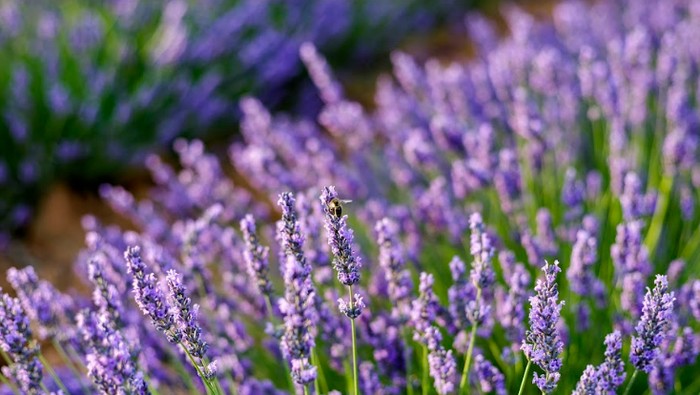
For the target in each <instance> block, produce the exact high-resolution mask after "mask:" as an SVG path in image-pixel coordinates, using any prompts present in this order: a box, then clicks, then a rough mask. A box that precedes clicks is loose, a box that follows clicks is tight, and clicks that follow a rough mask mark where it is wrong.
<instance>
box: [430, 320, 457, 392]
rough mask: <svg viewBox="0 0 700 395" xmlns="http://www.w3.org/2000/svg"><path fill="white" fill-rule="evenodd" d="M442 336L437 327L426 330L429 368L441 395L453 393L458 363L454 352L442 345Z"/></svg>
mask: <svg viewBox="0 0 700 395" xmlns="http://www.w3.org/2000/svg"><path fill="white" fill-rule="evenodd" d="M441 342H442V335H441V334H440V331H439V330H438V329H437V327H435V326H430V327H429V328H427V329H426V332H425V339H424V344H425V345H426V346H427V347H428V366H429V369H430V375H431V376H432V377H433V380H434V381H435V391H437V393H438V394H440V395H445V394H449V393H452V392H453V391H454V390H455V388H456V384H457V362H456V361H455V358H454V356H453V355H452V350H445V348H444V347H443V346H442V345H441V344H440V343H441Z"/></svg>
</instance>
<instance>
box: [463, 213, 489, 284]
mask: <svg viewBox="0 0 700 395" xmlns="http://www.w3.org/2000/svg"><path fill="white" fill-rule="evenodd" d="M469 228H470V229H471V237H470V252H471V254H472V256H473V257H474V265H473V266H472V270H471V272H470V273H469V276H470V278H471V281H472V284H474V286H475V287H477V288H481V289H482V290H483V289H486V288H488V287H490V286H491V285H492V284H493V281H494V274H493V269H492V268H491V259H492V258H493V254H494V249H493V246H492V245H491V238H490V237H489V235H488V233H487V232H486V229H485V227H484V222H483V221H482V219H481V214H479V213H474V214H472V215H471V217H469Z"/></svg>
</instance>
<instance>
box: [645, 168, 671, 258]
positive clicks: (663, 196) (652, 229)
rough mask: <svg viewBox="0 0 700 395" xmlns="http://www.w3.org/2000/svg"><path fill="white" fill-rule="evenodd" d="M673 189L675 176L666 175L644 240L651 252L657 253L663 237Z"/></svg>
mask: <svg viewBox="0 0 700 395" xmlns="http://www.w3.org/2000/svg"><path fill="white" fill-rule="evenodd" d="M672 189H673V176H671V175H664V178H663V179H662V180H661V185H660V186H659V200H658V202H657V203H656V204H657V208H656V210H655V211H654V216H653V217H652V219H651V224H650V225H649V231H648V232H647V237H646V239H645V240H644V244H645V245H646V246H647V248H648V249H649V252H650V253H651V254H654V255H655V254H656V247H657V244H658V243H659V239H660V238H661V231H662V230H663V227H664V220H665V219H666V210H667V209H668V202H669V198H670V194H671V190H672Z"/></svg>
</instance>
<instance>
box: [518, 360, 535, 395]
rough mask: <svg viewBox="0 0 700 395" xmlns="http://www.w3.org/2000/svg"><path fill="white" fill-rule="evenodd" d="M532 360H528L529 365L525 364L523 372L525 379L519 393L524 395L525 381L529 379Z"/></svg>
mask: <svg viewBox="0 0 700 395" xmlns="http://www.w3.org/2000/svg"><path fill="white" fill-rule="evenodd" d="M531 365H532V361H530V360H529V359H528V360H527V365H525V373H523V379H522V380H521V381H520V390H518V395H523V390H524V389H525V382H526V381H527V375H528V373H530V366H531Z"/></svg>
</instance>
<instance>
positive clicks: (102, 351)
mask: <svg viewBox="0 0 700 395" xmlns="http://www.w3.org/2000/svg"><path fill="white" fill-rule="evenodd" d="M77 320H78V327H79V328H80V331H81V333H82V335H83V339H84V341H85V343H86V344H87V348H88V351H87V355H86V356H85V357H86V360H87V370H88V376H90V378H91V379H92V381H93V382H94V383H95V385H96V386H97V388H99V389H100V391H101V392H103V393H110V394H112V393H120V392H122V391H125V392H126V393H134V394H149V393H150V391H149V390H148V388H147V386H146V383H145V381H144V379H143V374H142V373H141V372H140V371H139V370H138V368H137V366H136V363H135V361H134V358H133V356H132V353H131V351H130V347H129V345H128V344H127V342H126V341H125V339H124V336H123V335H122V333H121V332H120V331H118V330H116V329H115V328H114V322H113V321H112V317H111V316H110V314H109V311H108V310H106V309H105V310H102V311H101V312H99V313H97V312H90V311H88V310H85V311H83V312H81V313H80V314H79V315H78V317H77Z"/></svg>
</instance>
